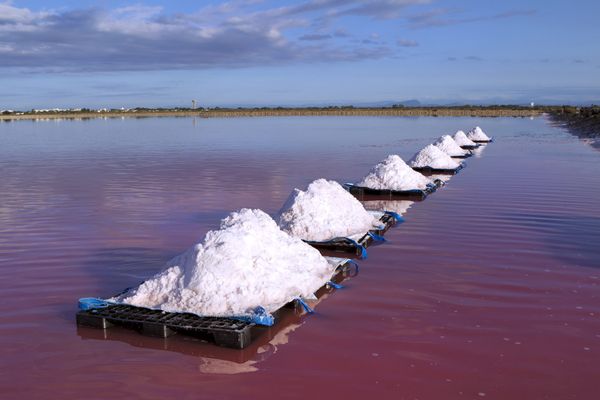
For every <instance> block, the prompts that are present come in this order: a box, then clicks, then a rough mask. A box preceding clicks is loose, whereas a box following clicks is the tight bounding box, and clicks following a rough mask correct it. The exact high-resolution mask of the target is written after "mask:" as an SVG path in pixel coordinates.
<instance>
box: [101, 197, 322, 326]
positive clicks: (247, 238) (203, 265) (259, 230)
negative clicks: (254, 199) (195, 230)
mask: <svg viewBox="0 0 600 400" xmlns="http://www.w3.org/2000/svg"><path fill="white" fill-rule="evenodd" d="M333 270H334V268H333V267H332V266H331V265H330V264H329V263H328V262H327V260H326V259H325V258H324V257H323V256H321V254H319V252H318V251H317V250H316V249H314V248H312V247H311V246H309V245H308V244H306V243H304V242H302V241H301V240H300V239H297V238H293V237H291V236H289V235H288V234H287V233H285V232H282V231H281V230H280V229H279V227H278V226H277V224H276V223H275V221H274V220H273V219H272V218H271V217H270V216H269V215H267V214H266V213H264V212H263V211H261V210H250V209H242V210H240V211H238V212H234V213H231V214H230V215H229V216H228V217H227V218H225V219H223V220H222V221H221V227H220V229H219V230H214V231H210V232H208V233H207V234H206V236H205V238H204V241H203V242H202V243H198V244H196V245H195V246H193V247H191V248H190V249H188V250H187V251H185V252H184V253H182V254H180V255H179V256H177V257H175V258H173V259H172V260H170V261H169V262H168V263H167V265H166V266H165V268H164V269H163V271H162V272H159V273H158V274H157V275H155V276H154V277H153V278H151V279H148V280H147V281H145V282H144V283H142V284H141V285H139V286H138V287H136V288H133V289H130V290H129V291H127V292H126V293H124V294H122V295H119V296H117V297H116V298H113V299H109V300H110V301H115V302H118V303H125V304H131V305H134V306H139V307H147V308H153V309H161V310H164V311H170V312H190V313H194V314H197V315H204V316H232V315H244V314H249V313H251V312H252V310H254V309H255V308H256V307H258V306H262V307H264V308H265V309H266V310H267V311H268V312H272V311H275V310H276V309H278V308H280V307H281V306H283V305H284V304H285V303H287V302H289V301H290V300H292V299H293V298H295V297H298V296H301V297H310V296H312V295H313V294H314V292H315V291H316V290H317V289H319V288H320V287H321V286H322V285H323V284H324V283H325V282H326V281H327V280H329V279H330V278H331V275H332V273H333Z"/></svg>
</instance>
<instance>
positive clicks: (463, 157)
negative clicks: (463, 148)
mask: <svg viewBox="0 0 600 400" xmlns="http://www.w3.org/2000/svg"><path fill="white" fill-rule="evenodd" d="M472 156H473V154H472V153H469V154H465V155H464V156H450V157H451V158H456V159H459V160H464V159H465V158H469V157H472Z"/></svg>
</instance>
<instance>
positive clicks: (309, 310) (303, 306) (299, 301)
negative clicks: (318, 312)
mask: <svg viewBox="0 0 600 400" xmlns="http://www.w3.org/2000/svg"><path fill="white" fill-rule="evenodd" d="M296 301H297V302H298V304H300V305H301V306H302V308H304V311H306V312H307V313H308V314H313V313H314V312H315V310H313V309H312V308H310V306H309V305H308V304H306V302H305V301H304V300H302V299H301V298H300V297H296Z"/></svg>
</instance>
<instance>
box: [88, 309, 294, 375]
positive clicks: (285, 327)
mask: <svg viewBox="0 0 600 400" xmlns="http://www.w3.org/2000/svg"><path fill="white" fill-rule="evenodd" d="M303 323H304V322H303V317H302V313H301V312H300V311H299V310H297V309H287V310H285V311H284V312H283V313H282V315H281V316H280V320H279V322H278V323H277V324H276V325H274V326H272V327H261V328H260V329H257V330H256V331H255V336H254V337H253V341H252V343H251V344H250V346H248V347H246V348H245V349H241V350H238V349H229V348H224V347H219V346H215V345H214V344H213V343H208V342H205V341H202V340H200V339H197V338H194V337H190V336H185V335H175V336H172V337H169V338H166V339H163V338H154V337H148V336H143V335H142V334H139V333H137V332H135V331H131V330H129V329H125V328H121V327H118V326H115V327H112V328H110V329H106V330H102V329H95V328H87V327H77V335H78V336H79V337H80V338H81V340H83V341H87V340H99V341H116V342H121V343H126V344H128V345H130V346H132V347H137V348H145V349H151V350H159V351H169V352H175V353H179V354H184V355H188V356H192V357H198V358H199V359H200V364H199V366H198V368H199V370H200V372H203V373H208V374H227V375H231V374H239V373H247V372H255V371H257V370H258V368H257V365H258V364H259V363H261V362H263V361H266V360H267V359H269V358H270V357H271V356H272V355H273V354H275V353H277V351H278V348H279V347H280V346H281V345H284V344H287V343H288V342H289V340H290V337H289V336H290V334H291V333H292V332H294V331H295V330H296V329H298V328H299V327H300V326H301V325H302V324H303Z"/></svg>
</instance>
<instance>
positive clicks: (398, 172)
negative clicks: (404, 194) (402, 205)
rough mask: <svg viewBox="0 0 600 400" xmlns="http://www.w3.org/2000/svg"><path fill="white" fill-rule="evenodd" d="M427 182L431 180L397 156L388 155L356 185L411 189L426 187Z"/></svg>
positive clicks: (374, 187)
mask: <svg viewBox="0 0 600 400" xmlns="http://www.w3.org/2000/svg"><path fill="white" fill-rule="evenodd" d="M428 184H433V182H432V181H431V180H430V179H428V178H426V177H425V176H423V175H421V174H420V173H418V172H417V171H415V170H414V169H412V168H411V167H409V166H408V165H407V164H406V163H405V162H404V160H402V158H400V157H399V156H397V155H390V156H388V157H387V158H386V159H385V160H383V161H382V162H380V163H379V164H377V165H376V166H374V167H373V168H372V169H371V171H370V172H369V173H368V174H367V176H365V177H364V178H363V179H362V180H361V181H360V182H358V183H357V184H356V185H357V186H363V187H368V188H371V189H389V190H413V189H426V188H427V185H428Z"/></svg>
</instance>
